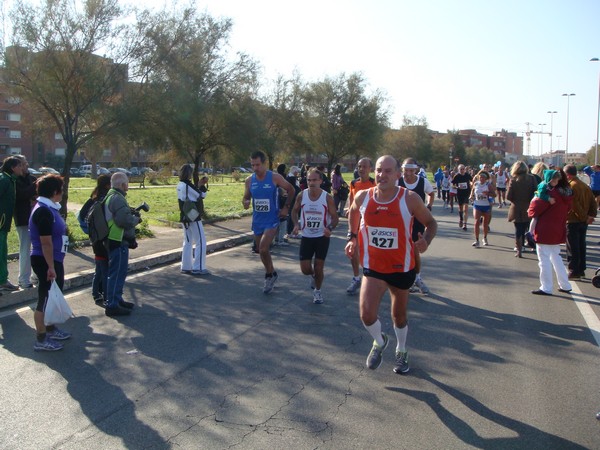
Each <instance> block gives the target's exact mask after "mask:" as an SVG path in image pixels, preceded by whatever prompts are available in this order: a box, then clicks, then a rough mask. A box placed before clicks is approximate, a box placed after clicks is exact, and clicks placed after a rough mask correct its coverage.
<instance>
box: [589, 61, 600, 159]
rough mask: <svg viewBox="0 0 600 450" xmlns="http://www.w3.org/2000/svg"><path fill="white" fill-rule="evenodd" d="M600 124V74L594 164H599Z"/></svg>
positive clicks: (599, 79)
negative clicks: (599, 135) (599, 132)
mask: <svg viewBox="0 0 600 450" xmlns="http://www.w3.org/2000/svg"><path fill="white" fill-rule="evenodd" d="M590 61H594V62H598V61H600V59H598V58H592V59H590ZM599 123H600V74H599V75H598V117H596V156H595V157H594V164H598V127H599V126H600V125H599Z"/></svg>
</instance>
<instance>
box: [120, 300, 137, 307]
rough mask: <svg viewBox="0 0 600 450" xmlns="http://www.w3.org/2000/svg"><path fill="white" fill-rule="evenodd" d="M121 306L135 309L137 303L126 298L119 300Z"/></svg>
mask: <svg viewBox="0 0 600 450" xmlns="http://www.w3.org/2000/svg"><path fill="white" fill-rule="evenodd" d="M119 306H120V307H121V308H125V309H133V308H134V307H135V305H134V304H133V303H131V302H126V301H125V300H121V301H120V302H119Z"/></svg>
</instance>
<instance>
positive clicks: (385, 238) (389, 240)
mask: <svg viewBox="0 0 600 450" xmlns="http://www.w3.org/2000/svg"><path fill="white" fill-rule="evenodd" d="M368 232H369V245H370V246H371V247H376V248H380V249H382V250H395V249H397V248H398V229H397V228H386V227H368Z"/></svg>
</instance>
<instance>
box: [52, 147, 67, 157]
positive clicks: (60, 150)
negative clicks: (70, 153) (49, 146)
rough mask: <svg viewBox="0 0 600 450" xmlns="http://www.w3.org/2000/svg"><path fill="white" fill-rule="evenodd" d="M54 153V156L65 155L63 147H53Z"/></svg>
mask: <svg viewBox="0 0 600 450" xmlns="http://www.w3.org/2000/svg"><path fill="white" fill-rule="evenodd" d="M54 154H55V155H56V156H65V149H64V148H57V149H54Z"/></svg>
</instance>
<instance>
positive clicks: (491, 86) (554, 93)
mask: <svg viewBox="0 0 600 450" xmlns="http://www.w3.org/2000/svg"><path fill="white" fill-rule="evenodd" d="M0 1H1V0H0ZM121 1H122V2H124V3H129V4H133V5H134V6H138V7H140V6H143V7H150V8H160V7H163V6H165V5H167V7H168V8H170V7H172V3H173V2H172V1H165V0H146V1H144V2H143V3H141V4H140V3H139V2H137V1H134V0H121ZM180 4H186V5H187V3H180ZM192 4H194V5H195V6H196V7H197V8H198V9H199V10H200V11H203V12H204V11H206V12H208V13H209V14H211V15H212V16H215V17H224V18H230V19H231V20H232V22H233V28H232V32H231V35H230V40H229V44H230V50H231V51H234V52H243V53H246V54H249V55H250V56H252V57H253V58H254V59H256V60H257V61H258V62H259V63H260V64H261V66H262V69H263V72H262V76H263V79H264V80H265V81H268V80H273V79H275V78H276V77H277V76H278V75H283V76H289V77H291V76H292V75H293V72H294V71H297V72H298V73H299V74H300V75H301V76H302V78H303V79H304V80H305V81H317V80H321V79H323V78H325V77H334V78H335V77H337V76H339V75H340V74H342V73H345V74H347V75H349V74H351V73H355V72H358V73H361V74H362V75H363V77H364V78H365V80H366V81H367V83H368V87H369V89H370V90H372V91H375V90H380V91H382V92H384V93H385V95H386V97H387V99H388V102H387V105H388V108H389V110H390V112H391V115H390V118H391V123H390V125H391V126H392V127H394V128H399V127H400V126H401V124H402V119H403V117H404V116H405V115H408V116H415V117H419V118H425V119H426V120H427V122H428V124H429V128H431V129H433V130H436V131H441V132H445V131H446V130H454V129H471V128H474V129H477V130H478V131H480V132H483V133H487V134H492V133H493V132H494V131H500V130H501V129H503V128H504V129H506V130H508V131H512V132H516V133H518V134H519V135H520V136H524V152H525V153H526V154H527V153H530V154H532V155H534V156H537V155H539V154H540V152H541V151H542V150H543V151H544V152H546V151H549V150H550V146H551V145H552V148H553V149H554V150H556V149H561V150H564V149H565V147H566V144H567V102H568V106H569V108H568V109H569V114H568V116H569V118H568V124H569V125H568V151H569V152H585V151H587V150H588V149H589V148H590V147H592V146H594V145H595V143H596V133H597V126H598V102H599V97H600V93H599V89H600V84H599V83H600V62H590V59H591V58H594V57H597V58H600V1H598V0H562V1H560V0H544V1H542V0H369V1H367V0H362V1H361V0H304V1H302V2H293V3H292V2H290V1H287V0H253V1H248V0H195V1H193V3H192ZM562 94H575V95H574V96H570V97H566V96H562ZM548 111H556V114H548ZM527 123H529V124H530V125H529V128H530V130H531V131H533V132H541V131H543V132H544V133H546V134H539V133H532V134H531V140H530V141H529V142H530V143H529V145H528V143H527V142H528V141H527V136H525V132H526V131H527V127H528V126H527ZM540 124H545V125H543V126H542V125H540ZM550 132H552V134H553V139H552V142H551V139H550V136H549V133H550ZM528 148H529V152H528Z"/></svg>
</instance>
